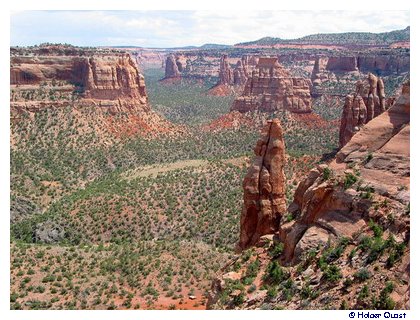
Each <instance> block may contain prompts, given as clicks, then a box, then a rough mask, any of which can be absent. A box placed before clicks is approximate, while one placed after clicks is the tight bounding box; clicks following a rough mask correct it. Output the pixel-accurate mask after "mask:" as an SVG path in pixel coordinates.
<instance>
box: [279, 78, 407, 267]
mask: <svg viewBox="0 0 420 320" xmlns="http://www.w3.org/2000/svg"><path fill="white" fill-rule="evenodd" d="M409 136H410V89H409V83H407V84H405V85H404V87H403V89H402V93H401V96H400V97H399V98H398V99H397V101H396V102H395V103H394V105H393V106H392V107H391V108H390V109H389V110H387V111H385V112H383V113H382V114H381V115H378V116H377V117H376V118H374V119H373V120H371V121H370V122H369V123H367V124H366V125H365V126H364V127H363V128H362V129H361V130H360V131H359V132H358V133H356V134H355V135H354V136H353V137H352V138H351V140H350V141H349V142H348V143H347V144H346V145H345V146H344V148H342V149H341V150H340V152H339V153H338V154H337V157H336V159H335V160H334V161H333V162H332V163H331V164H330V166H328V167H327V166H326V165H324V166H320V167H318V168H316V169H314V170H312V171H311V173H310V174H309V175H308V177H307V178H306V179H305V180H303V181H302V182H301V183H300V184H299V186H298V188H297V190H296V193H295V197H294V202H293V204H292V205H291V206H290V208H289V210H291V211H293V212H295V213H296V212H297V213H298V216H299V218H298V219H297V221H296V222H293V223H292V224H285V225H283V226H282V227H281V231H280V234H281V238H282V239H283V240H284V243H285V259H286V260H287V261H297V260H299V259H300V258H301V256H299V255H298V254H297V251H296V250H297V248H298V246H299V242H300V241H302V239H303V237H304V235H305V233H306V232H307V230H309V229H310V228H311V226H316V227H317V228H322V229H324V230H325V231H327V232H328V234H329V237H334V238H338V237H349V238H351V237H352V236H353V234H354V233H357V231H358V230H362V229H363V228H365V227H366V226H367V220H369V218H373V217H374V218H375V219H382V221H383V222H385V221H386V219H387V217H384V216H380V215H381V213H380V212H378V211H374V210H372V208H371V207H370V205H371V204H372V199H369V197H368V198H364V197H360V193H359V194H358V193H357V190H356V188H355V187H354V185H353V184H356V182H357V181H359V187H358V189H359V190H362V191H366V190H369V192H372V191H373V192H374V193H377V195H378V198H381V199H382V200H383V199H384V198H383V197H385V198H386V199H387V201H388V202H389V203H392V206H393V207H394V208H395V209H396V211H395V214H397V215H398V217H395V219H393V222H392V223H391V225H390V226H389V228H391V230H394V231H396V232H397V233H399V234H400V235H399V236H400V237H401V236H402V237H403V238H405V237H407V236H408V232H409V230H408V228H407V224H408V218H407V217H404V205H407V204H408V203H409V191H408V187H409V176H410V140H409ZM346 164H347V165H348V164H351V166H352V167H353V168H356V169H357V170H356V171H357V174H358V175H356V173H355V172H354V169H353V170H349V169H346ZM333 174H334V175H335V177H332V175H333ZM337 181H338V185H336V184H337ZM343 184H344V186H343ZM324 242H325V241H324Z"/></svg>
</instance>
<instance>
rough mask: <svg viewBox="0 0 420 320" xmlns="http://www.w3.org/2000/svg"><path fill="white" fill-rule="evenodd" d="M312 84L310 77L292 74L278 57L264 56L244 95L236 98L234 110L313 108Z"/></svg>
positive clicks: (247, 83) (298, 109) (304, 110)
mask: <svg viewBox="0 0 420 320" xmlns="http://www.w3.org/2000/svg"><path fill="white" fill-rule="evenodd" d="M310 87H311V81H310V80H309V79H305V78H297V77H292V76H291V75H290V74H289V73H288V72H287V71H286V70H285V69H284V68H283V67H282V66H281V65H280V64H279V63H278V61H277V58H267V57H261V58H259V60H258V64H257V66H256V69H255V70H254V71H253V72H252V75H251V77H249V78H248V80H247V82H246V84H245V89H244V92H243V94H242V96H240V97H238V98H237V99H235V101H234V103H233V106H232V108H231V110H232V111H234V110H237V111H239V112H248V111H255V110H260V111H265V112H271V111H276V110H281V109H287V110H289V111H292V112H297V113H304V112H311V108H312V104H311V95H310Z"/></svg>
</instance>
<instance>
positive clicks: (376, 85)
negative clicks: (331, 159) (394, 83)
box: [339, 73, 386, 147]
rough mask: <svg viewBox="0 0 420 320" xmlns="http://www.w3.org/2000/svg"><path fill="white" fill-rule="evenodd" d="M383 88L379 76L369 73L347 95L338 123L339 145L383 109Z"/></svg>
mask: <svg viewBox="0 0 420 320" xmlns="http://www.w3.org/2000/svg"><path fill="white" fill-rule="evenodd" d="M385 107H386V101H385V89H384V83H383V81H382V79H381V78H378V77H376V76H374V75H373V74H371V73H370V74H369V75H368V78H367V80H366V81H365V82H363V81H358V82H357V84H356V91H355V93H353V94H351V95H348V96H347V97H346V101H345V104H344V107H343V113H342V115H341V125H340V138H339V142H340V147H343V146H344V145H345V144H346V143H347V142H348V141H349V140H350V139H351V137H352V136H353V135H354V134H355V133H356V132H357V131H359V130H360V128H361V127H362V126H364V125H365V124H366V123H368V122H369V121H370V120H372V119H373V118H374V117H377V116H378V115H380V114H381V113H382V112H384V111H385Z"/></svg>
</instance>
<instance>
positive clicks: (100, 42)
mask: <svg viewBox="0 0 420 320" xmlns="http://www.w3.org/2000/svg"><path fill="white" fill-rule="evenodd" d="M10 23H11V30H10V32H11V34H10V42H11V45H12V46H16V45H19V46H26V45H35V44H40V43H43V42H52V43H70V44H73V45H78V46H122V45H131V46H140V47H149V48H170V47H181V46H189V45H193V46H200V45H203V44H205V43H218V44H229V45H232V44H235V43H239V42H245V41H253V40H257V39H260V38H262V37H267V36H270V37H278V38H283V39H292V38H298V37H302V36H305V35H308V34H315V33H336V32H356V31H365V32H386V31H392V30H397V29H404V28H405V27H407V26H408V25H410V14H409V11H273V10H266V11H233V10H230V11H115V10H114V11H64V10H59V11H52V10H50V11H15V12H12V13H11V16H10Z"/></svg>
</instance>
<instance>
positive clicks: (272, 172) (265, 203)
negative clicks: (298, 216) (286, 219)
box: [239, 119, 286, 249]
mask: <svg viewBox="0 0 420 320" xmlns="http://www.w3.org/2000/svg"><path fill="white" fill-rule="evenodd" d="M254 153H255V159H254V161H253V163H252V165H251V167H250V168H249V169H248V173H247V175H246V176H245V179H244V181H243V188H244V206H243V209H242V214H241V231H240V241H239V248H240V249H245V248H247V247H249V246H252V245H254V244H255V243H256V242H257V241H258V240H259V238H260V237H261V236H263V235H265V234H269V233H275V232H276V231H277V230H278V227H279V222H280V219H281V216H282V215H283V213H284V212H285V211H286V197H285V192H286V190H285V188H286V187H285V176H284V170H283V168H284V164H285V161H286V160H285V147H284V140H283V132H282V128H281V125H280V121H279V120H278V119H274V120H272V121H269V122H268V123H267V124H266V126H265V127H264V128H263V130H262V133H261V138H260V140H258V142H257V145H256V147H255V149H254Z"/></svg>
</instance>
